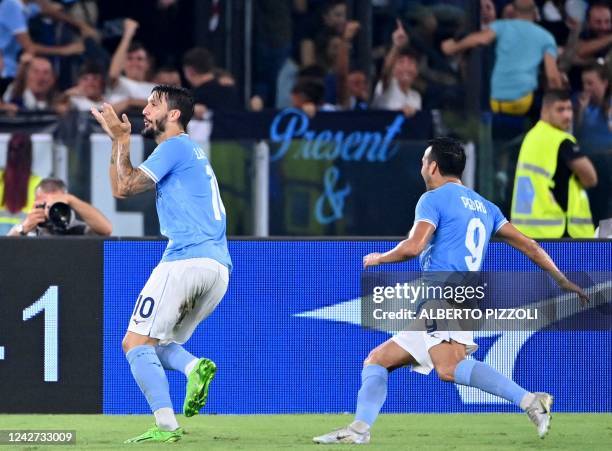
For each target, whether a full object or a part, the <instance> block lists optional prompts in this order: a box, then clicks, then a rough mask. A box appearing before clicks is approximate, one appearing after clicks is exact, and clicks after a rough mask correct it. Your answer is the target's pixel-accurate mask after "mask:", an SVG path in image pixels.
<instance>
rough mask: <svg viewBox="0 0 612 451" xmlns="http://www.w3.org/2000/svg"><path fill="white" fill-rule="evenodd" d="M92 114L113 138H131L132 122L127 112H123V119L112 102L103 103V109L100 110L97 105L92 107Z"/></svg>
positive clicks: (115, 139)
mask: <svg viewBox="0 0 612 451" xmlns="http://www.w3.org/2000/svg"><path fill="white" fill-rule="evenodd" d="M91 114H93V116H94V117H95V118H96V120H97V121H98V124H100V125H101V126H102V128H103V129H104V131H105V132H106V134H107V135H108V136H110V138H111V139H112V140H114V141H117V140H120V139H129V137H130V133H131V131H132V124H130V121H129V120H128V117H127V116H126V115H125V114H122V115H121V119H119V117H118V116H117V113H115V110H114V109H113V107H112V106H111V105H110V104H108V103H104V104H102V111H98V109H97V108H95V107H94V108H92V109H91Z"/></svg>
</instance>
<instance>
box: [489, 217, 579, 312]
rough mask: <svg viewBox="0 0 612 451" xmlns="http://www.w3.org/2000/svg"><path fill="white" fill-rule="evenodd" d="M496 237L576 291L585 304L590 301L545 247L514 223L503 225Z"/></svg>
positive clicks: (564, 286) (557, 280) (559, 283)
mask: <svg viewBox="0 0 612 451" xmlns="http://www.w3.org/2000/svg"><path fill="white" fill-rule="evenodd" d="M496 237H498V238H501V239H502V240H504V241H505V242H506V243H508V244H509V245H510V246H512V247H514V248H515V249H518V250H519V251H521V252H522V253H523V254H525V255H526V256H527V257H528V258H529V260H531V261H532V262H534V263H535V264H536V265H538V266H539V267H540V268H542V269H543V270H544V271H546V272H547V273H548V274H550V275H551V277H552V278H553V279H555V282H557V284H558V285H559V286H560V287H561V288H562V289H564V290H566V291H571V292H573V293H576V294H577V295H578V297H579V298H580V302H581V303H582V304H583V305H584V304H586V303H588V302H589V297H588V296H587V295H586V293H585V292H584V291H583V290H582V289H581V288H580V287H579V286H577V285H576V284H574V283H572V282H570V281H569V280H568V279H567V277H565V275H564V274H563V273H562V272H561V271H560V270H559V268H557V265H555V262H554V261H553V260H552V258H550V255H548V254H547V253H546V251H545V250H544V249H542V248H541V247H540V245H539V244H538V243H536V242H535V241H534V240H532V239H531V238H528V237H526V236H525V235H523V234H522V233H521V232H519V231H518V229H517V228H516V227H514V226H513V225H512V224H510V223H507V224H505V225H503V226H502V227H501V228H500V229H499V230H498V232H497V234H496Z"/></svg>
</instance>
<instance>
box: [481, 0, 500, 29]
mask: <svg viewBox="0 0 612 451" xmlns="http://www.w3.org/2000/svg"><path fill="white" fill-rule="evenodd" d="M495 19H497V10H496V9H495V4H494V3H493V0H480V28H481V29H483V30H484V29H487V28H489V25H491V24H492V23H493V22H495Z"/></svg>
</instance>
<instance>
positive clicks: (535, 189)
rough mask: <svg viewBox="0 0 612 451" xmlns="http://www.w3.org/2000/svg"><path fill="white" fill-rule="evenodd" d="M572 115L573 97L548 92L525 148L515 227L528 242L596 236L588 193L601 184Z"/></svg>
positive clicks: (520, 160)
mask: <svg viewBox="0 0 612 451" xmlns="http://www.w3.org/2000/svg"><path fill="white" fill-rule="evenodd" d="M515 6H516V5H515ZM572 115H573V114H572V102H571V100H570V95H569V92H567V91H561V90H554V91H548V92H547V93H545V94H544V98H543V101H542V112H541V116H540V120H539V121H538V123H537V124H536V125H535V126H534V127H533V128H532V129H531V130H530V131H529V132H528V133H527V135H526V136H525V139H524V140H523V143H522V145H521V151H520V154H519V158H518V162H517V167H516V177H515V180H514V195H513V199H512V224H514V225H515V226H516V227H517V228H518V229H519V230H520V231H521V232H522V233H524V234H525V235H527V236H528V237H531V238H561V237H564V236H570V237H573V238H592V237H593V236H594V233H595V229H594V227H593V223H592V215H591V209H590V206H589V199H588V197H587V195H586V191H585V188H592V187H594V186H595V185H597V173H596V172H595V168H594V167H593V164H592V163H591V160H589V158H588V157H587V156H586V155H585V154H584V153H583V152H582V151H581V150H580V148H579V146H578V144H577V142H576V138H574V137H573V136H572V135H571V134H569V133H568V132H567V130H569V129H570V128H571V126H572Z"/></svg>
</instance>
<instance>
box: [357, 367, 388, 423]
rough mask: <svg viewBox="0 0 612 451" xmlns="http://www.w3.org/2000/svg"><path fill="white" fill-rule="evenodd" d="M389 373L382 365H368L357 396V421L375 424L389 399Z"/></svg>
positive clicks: (363, 373)
mask: <svg viewBox="0 0 612 451" xmlns="http://www.w3.org/2000/svg"><path fill="white" fill-rule="evenodd" d="M388 378H389V372H388V371H387V369H386V368H385V367H383V366H380V365H366V366H364V367H363V370H362V371H361V389H360V390H359V394H358V395H357V409H356V412H355V421H363V422H364V423H366V424H367V425H369V426H372V425H373V424H374V421H376V417H377V416H378V414H379V412H380V409H381V408H382V406H383V404H384V403H385V399H387V380H388Z"/></svg>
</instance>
